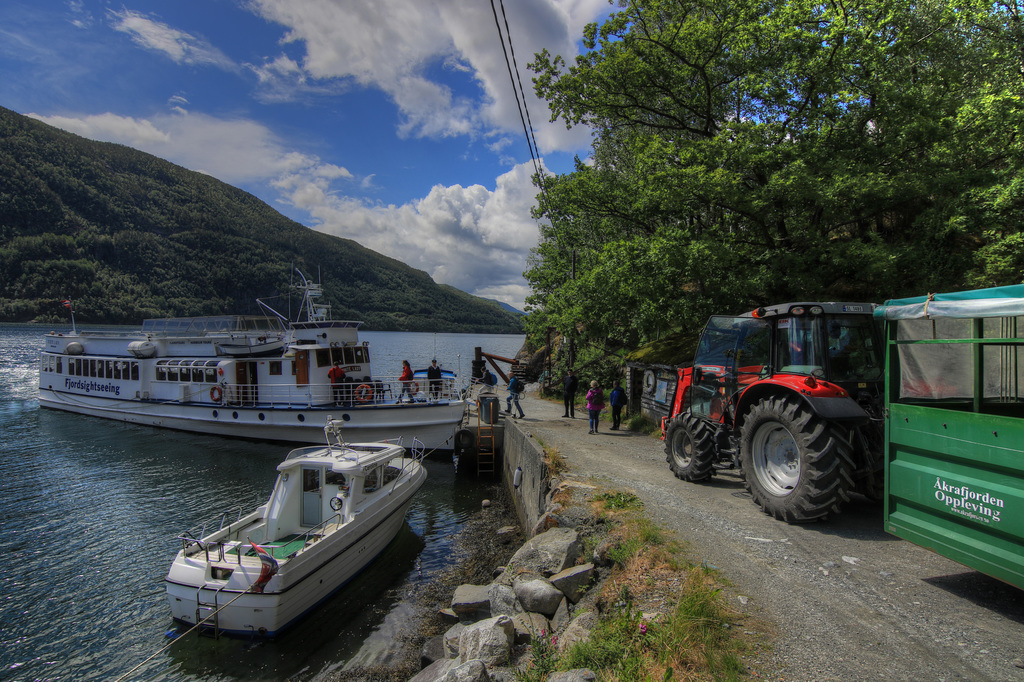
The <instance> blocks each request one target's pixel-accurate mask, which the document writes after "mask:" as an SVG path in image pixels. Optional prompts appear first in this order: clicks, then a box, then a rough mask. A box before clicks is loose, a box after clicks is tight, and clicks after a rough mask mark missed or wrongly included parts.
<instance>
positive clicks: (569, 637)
mask: <svg viewBox="0 0 1024 682" xmlns="http://www.w3.org/2000/svg"><path fill="white" fill-rule="evenodd" d="M595 625H597V615H596V614H595V613H593V612H590V611H588V612H586V613H582V614H580V615H579V616H577V617H575V618H573V619H572V622H571V623H569V625H568V626H567V627H566V628H565V630H563V631H562V634H561V636H560V637H559V638H558V651H559V653H562V652H565V651H568V650H569V649H570V648H572V645H573V644H575V643H576V642H585V641H587V640H588V639H590V631H591V630H592V629H593V628H594V626H595Z"/></svg>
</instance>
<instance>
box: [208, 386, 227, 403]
mask: <svg viewBox="0 0 1024 682" xmlns="http://www.w3.org/2000/svg"><path fill="white" fill-rule="evenodd" d="M222 397H224V392H223V391H221V390H220V386H214V387H213V388H211V389H210V400H212V401H213V402H215V403H219V402H220V399H221V398H222Z"/></svg>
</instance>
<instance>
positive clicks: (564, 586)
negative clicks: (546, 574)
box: [548, 564, 594, 604]
mask: <svg viewBox="0 0 1024 682" xmlns="http://www.w3.org/2000/svg"><path fill="white" fill-rule="evenodd" d="M593 579H594V564H583V565H581V566H571V567H569V568H567V569H565V570H564V571H559V572H558V573H556V574H554V575H553V576H551V577H550V578H549V579H548V580H550V581H551V584H552V585H554V586H555V587H557V588H558V589H559V590H561V592H562V594H564V595H565V596H566V598H567V599H568V600H569V601H570V602H572V603H573V604H575V603H576V602H578V601H579V600H580V598H581V597H582V596H583V593H584V592H585V591H586V588H587V586H589V585H590V582H591V580H593Z"/></svg>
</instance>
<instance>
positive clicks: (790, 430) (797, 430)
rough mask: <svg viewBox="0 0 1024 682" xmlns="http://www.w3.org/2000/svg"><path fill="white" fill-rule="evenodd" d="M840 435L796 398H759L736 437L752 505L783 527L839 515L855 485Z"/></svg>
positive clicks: (850, 460) (846, 445) (847, 445)
mask: <svg viewBox="0 0 1024 682" xmlns="http://www.w3.org/2000/svg"><path fill="white" fill-rule="evenodd" d="M842 436H843V433H842V431H841V430H840V427H838V426H836V425H834V424H832V423H829V422H828V421H827V420H825V419H824V418H822V417H821V416H819V415H817V414H815V413H814V412H812V411H811V410H810V409H809V408H808V407H807V406H806V405H805V404H803V403H802V402H801V401H800V400H799V399H798V398H795V397H775V398H764V399H762V400H760V401H759V402H758V403H757V404H755V405H754V407H753V408H751V410H750V412H749V413H748V414H747V417H746V419H745V420H744V423H743V428H742V431H741V433H740V467H741V468H742V472H743V478H744V481H745V485H746V487H747V490H749V491H750V495H751V497H752V498H753V499H754V502H755V503H756V504H757V505H758V506H760V507H761V509H762V510H763V511H764V512H765V513H767V514H771V515H772V516H774V517H775V518H777V519H779V520H780V521H785V522H786V523H806V522H808V521H818V520H820V519H824V518H825V517H827V516H828V515H829V514H830V513H839V511H840V507H841V506H842V504H843V503H844V502H846V501H847V500H849V492H850V490H852V489H853V485H854V484H853V477H852V472H853V470H854V464H853V457H852V453H851V446H850V443H849V441H848V440H847V439H846V438H843V437H842Z"/></svg>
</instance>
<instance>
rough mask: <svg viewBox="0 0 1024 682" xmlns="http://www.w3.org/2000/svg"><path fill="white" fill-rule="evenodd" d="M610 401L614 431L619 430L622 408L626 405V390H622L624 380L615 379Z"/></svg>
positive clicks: (609, 397)
mask: <svg viewBox="0 0 1024 682" xmlns="http://www.w3.org/2000/svg"><path fill="white" fill-rule="evenodd" d="M608 402H609V403H611V405H612V431H618V430H619V425H620V424H621V423H622V408H623V407H625V405H626V392H625V391H624V390H622V382H621V381H619V380H618V379H616V380H615V385H614V387H613V388H612V393H611V395H609V396H608Z"/></svg>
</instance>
